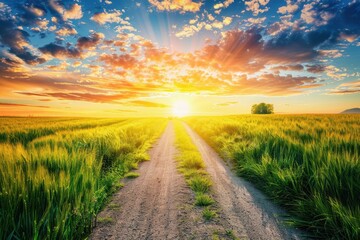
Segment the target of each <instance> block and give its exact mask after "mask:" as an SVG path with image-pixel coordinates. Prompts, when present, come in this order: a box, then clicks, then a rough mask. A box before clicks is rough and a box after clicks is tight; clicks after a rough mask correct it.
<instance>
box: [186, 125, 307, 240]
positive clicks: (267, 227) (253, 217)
mask: <svg viewBox="0 0 360 240" xmlns="http://www.w3.org/2000/svg"><path fill="white" fill-rule="evenodd" d="M184 125H185V128H186V130H187V132H188V134H189V135H190V136H191V138H192V140H193V142H194V143H195V145H196V146H197V147H198V149H199V151H200V153H201V156H202V157H203V159H204V161H205V164H206V166H207V171H208V173H209V174H210V176H211V178H212V180H213V182H214V191H215V199H216V201H217V202H218V203H219V205H220V208H221V210H222V211H223V214H224V215H225V217H226V219H227V221H228V222H229V224H230V225H231V226H232V227H233V229H237V233H236V235H237V236H248V238H250V239H256V240H260V239H264V240H265V239H266V240H270V239H303V237H301V235H302V234H303V233H300V232H298V231H296V230H294V229H289V228H287V227H285V226H283V224H281V223H280V220H279V218H278V217H279V216H284V215H285V214H286V213H285V212H284V211H282V210H281V209H279V208H278V207H276V206H275V205H274V204H272V203H271V202H270V201H269V200H268V199H267V198H266V197H265V196H264V194H262V193H261V192H260V191H259V190H257V189H255V188H254V187H253V186H252V184H250V183H248V182H246V181H244V180H242V179H241V178H239V177H237V176H235V174H234V173H233V172H232V171H231V170H230V169H229V168H228V167H227V166H226V165H225V163H224V161H223V160H222V159H221V158H220V157H219V156H218V154H217V153H216V152H215V151H214V150H213V149H212V148H211V147H210V146H209V145H208V144H207V143H206V142H205V141H204V140H203V139H202V138H201V137H200V136H199V135H198V134H197V133H195V132H194V131H193V130H192V129H191V128H190V127H189V126H188V125H186V124H184Z"/></svg>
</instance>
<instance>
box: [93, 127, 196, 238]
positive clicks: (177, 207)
mask: <svg viewBox="0 0 360 240" xmlns="http://www.w3.org/2000/svg"><path fill="white" fill-rule="evenodd" d="M174 154H175V146H174V130H173V126H172V123H170V124H169V125H168V126H167V128H166V130H165V132H164V134H163V135H162V137H161V138H160V139H159V141H158V142H157V144H155V146H154V147H153V149H152V150H151V152H150V157H151V160H150V161H148V162H144V163H142V164H141V167H140V170H139V173H140V177H138V178H136V179H134V180H131V181H129V182H128V183H126V185H125V187H124V188H123V189H121V190H120V191H119V192H118V193H117V194H116V195H115V196H114V197H113V199H112V201H111V203H110V204H109V206H117V205H120V208H119V209H118V210H117V211H116V209H115V210H114V209H113V208H111V207H107V208H106V209H105V210H104V211H103V212H101V214H100V215H99V216H98V218H101V217H111V218H112V221H111V223H107V224H104V223H103V224H98V225H99V226H97V227H96V228H95V229H94V232H93V234H92V235H91V237H90V238H91V239H126V240H127V239H179V238H183V237H184V238H186V237H185V236H184V233H183V231H184V229H181V227H183V225H182V224H181V221H184V219H183V217H184V215H186V213H184V210H183V209H182V204H183V203H184V202H185V203H186V202H190V197H191V193H190V192H189V190H188V189H187V187H186V184H185V181H184V180H183V178H182V176H181V175H180V174H179V173H177V170H176V166H175V162H174V160H173V157H174Z"/></svg>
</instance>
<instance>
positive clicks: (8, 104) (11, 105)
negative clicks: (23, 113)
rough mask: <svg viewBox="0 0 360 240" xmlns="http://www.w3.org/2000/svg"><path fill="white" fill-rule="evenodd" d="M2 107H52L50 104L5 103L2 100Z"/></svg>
mask: <svg viewBox="0 0 360 240" xmlns="http://www.w3.org/2000/svg"><path fill="white" fill-rule="evenodd" d="M0 107H37V108H50V107H49V106H39V105H29V104H18V103H3V102H0Z"/></svg>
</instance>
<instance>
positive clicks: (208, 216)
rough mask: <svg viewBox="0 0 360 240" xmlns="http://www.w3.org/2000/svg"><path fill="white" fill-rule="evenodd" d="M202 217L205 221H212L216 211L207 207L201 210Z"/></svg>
mask: <svg viewBox="0 0 360 240" xmlns="http://www.w3.org/2000/svg"><path fill="white" fill-rule="evenodd" d="M202 215H203V218H204V219H205V220H206V221H210V220H212V219H213V218H215V217H217V213H216V211H214V210H211V209H210V208H208V207H207V208H205V209H204V210H203V212H202Z"/></svg>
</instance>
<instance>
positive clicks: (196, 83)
mask: <svg viewBox="0 0 360 240" xmlns="http://www.w3.org/2000/svg"><path fill="white" fill-rule="evenodd" d="M359 36H360V2H359V1H358V0H348V1H336V0H331V1H307V0H277V1H275V0H243V1H236V0H220V1H192V0H186V1H180V0H165V1H163V0H147V1H132V0H126V1H125V0H112V1H111V0H107V1H100V0H78V1H57V0H41V1H38V0H37V1H36V0H20V1H9V0H8V1H0V42H1V44H0V58H1V62H0V89H1V90H0V94H1V95H0V112H3V114H4V115H28V114H35V115H78V114H82V115H87V116H88V115H89V116H93V115H96V116H125V115H126V116H143V115H144V116H148V115H156V116H164V115H168V114H169V112H170V111H171V104H172V102H176V101H178V100H179V99H182V100H184V101H187V102H189V103H190V105H192V106H193V109H192V114H211V115H219V114H230V113H231V114H232V113H248V112H249V111H250V108H251V105H252V104H255V103H258V102H260V101H266V102H269V103H273V104H274V105H275V111H276V112H279V113H336V112H339V111H341V110H343V109H346V108H353V107H359V102H360V64H359V59H360V41H359V39H360V37H359Z"/></svg>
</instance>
